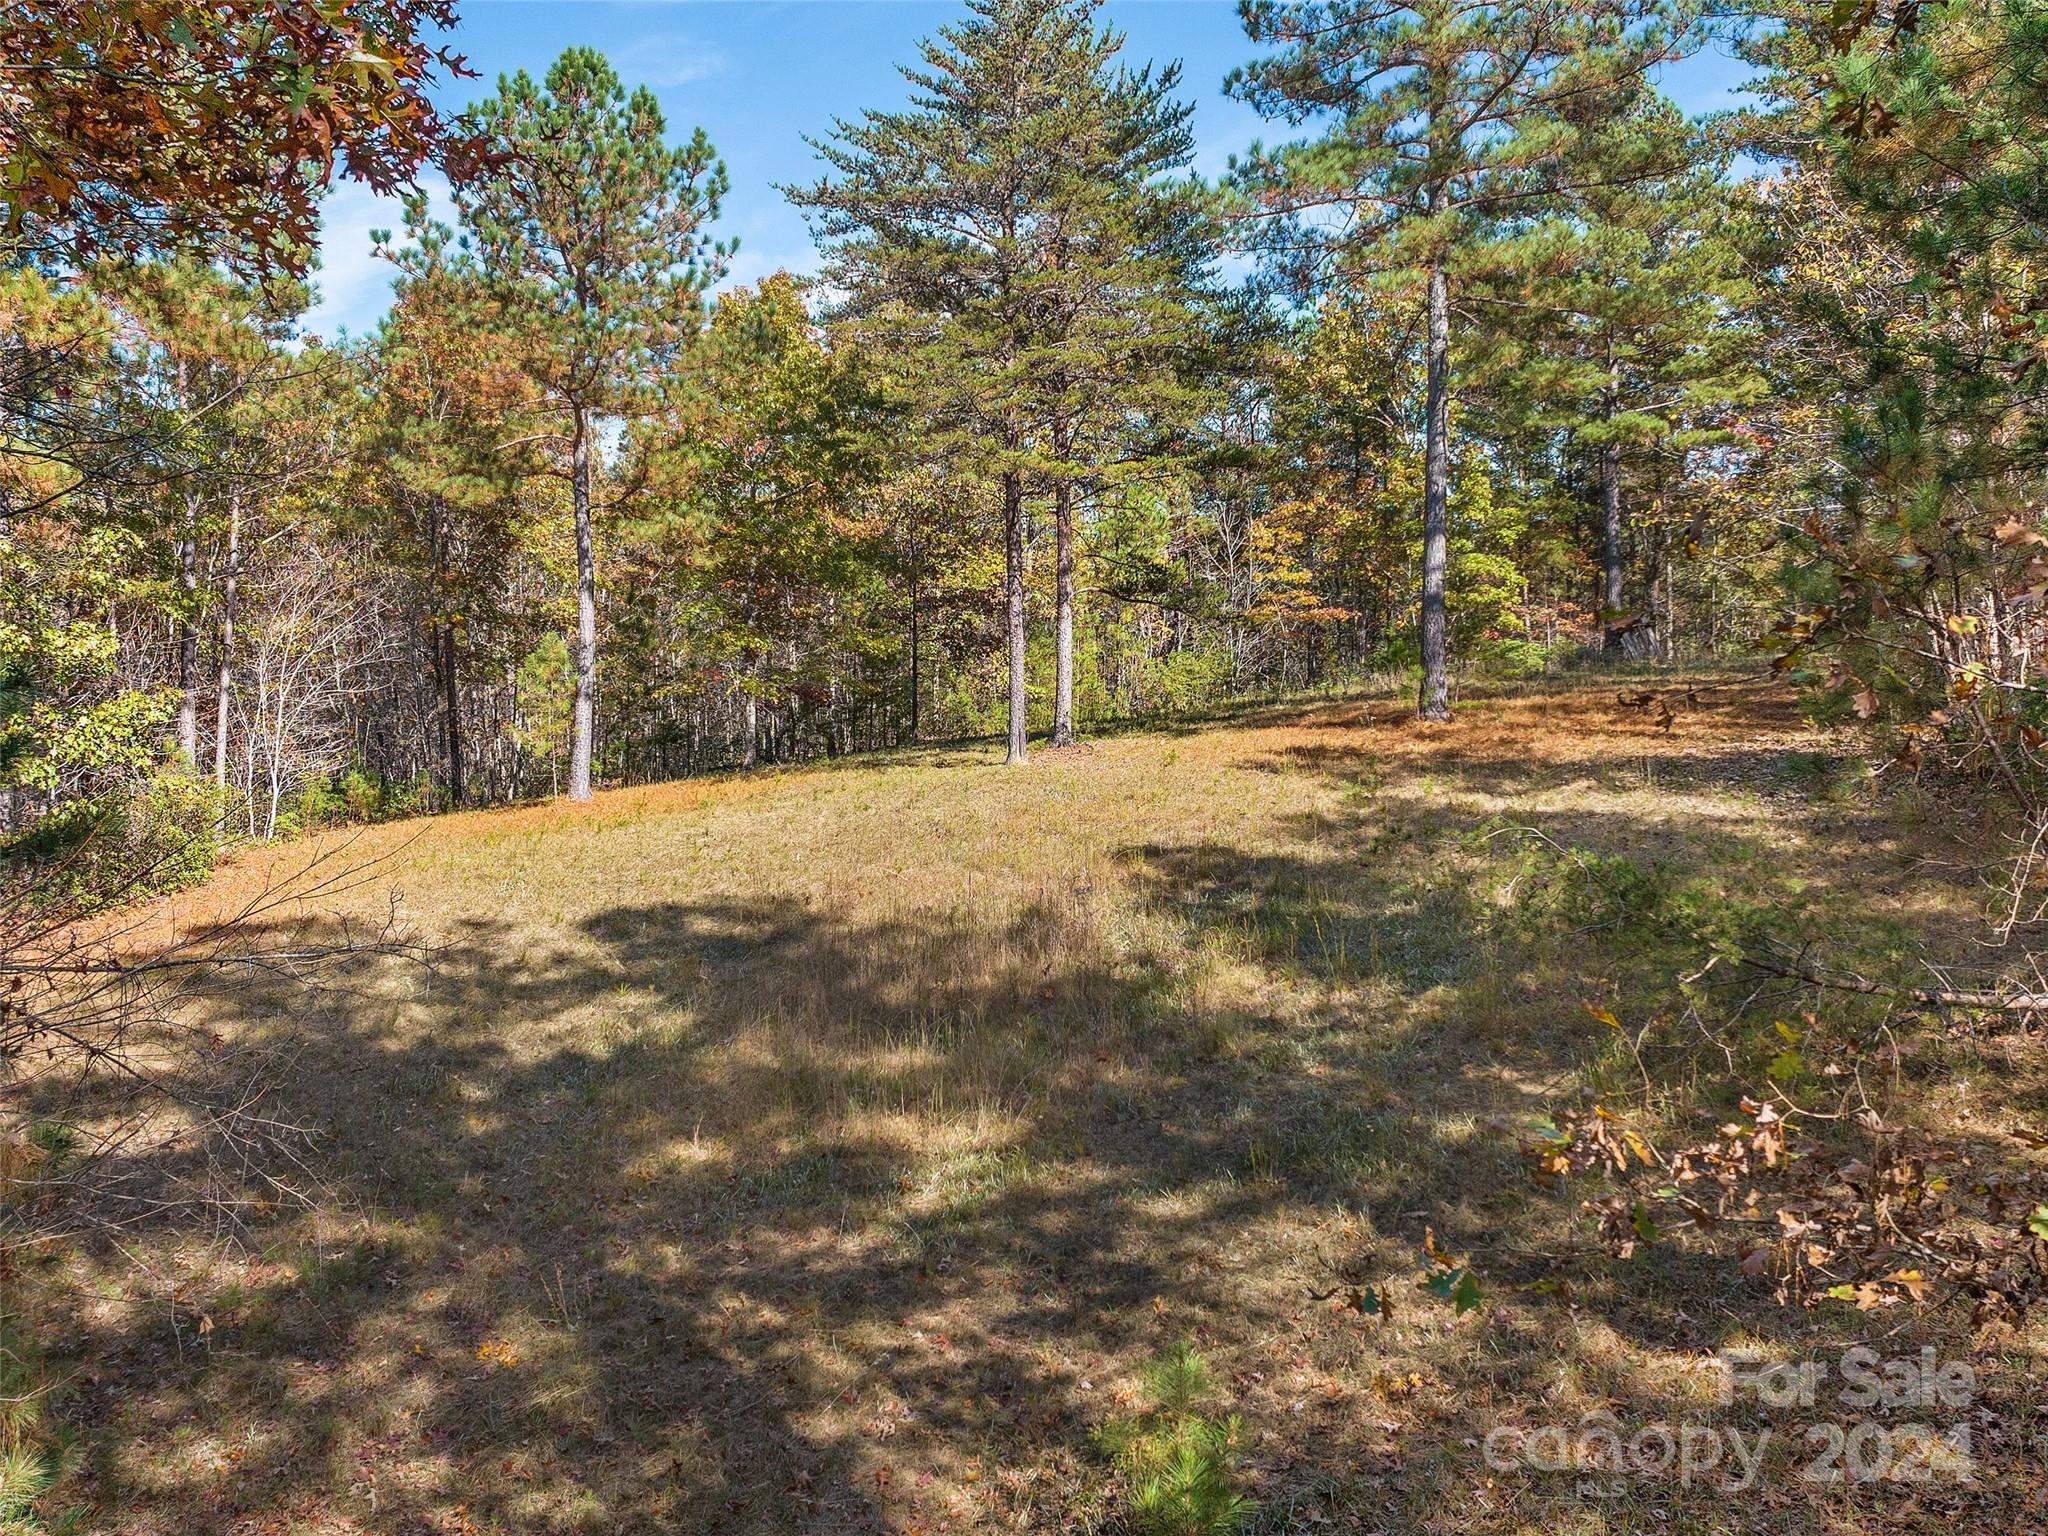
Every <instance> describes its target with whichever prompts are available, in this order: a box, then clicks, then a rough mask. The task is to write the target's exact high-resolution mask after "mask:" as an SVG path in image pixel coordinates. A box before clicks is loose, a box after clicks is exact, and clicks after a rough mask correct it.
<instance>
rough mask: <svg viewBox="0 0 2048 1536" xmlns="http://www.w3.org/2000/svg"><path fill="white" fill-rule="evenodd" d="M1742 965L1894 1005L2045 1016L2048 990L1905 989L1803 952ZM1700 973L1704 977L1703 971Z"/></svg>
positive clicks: (1765, 955) (1748, 959)
mask: <svg viewBox="0 0 2048 1536" xmlns="http://www.w3.org/2000/svg"><path fill="white" fill-rule="evenodd" d="M1742 963H1743V964H1744V965H1746V966H1748V967H1749V968H1750V969H1751V970H1753V971H1759V972H1761V973H1762V974H1764V975H1766V976H1775V977H1778V978H1780V979H1782V980H1785V981H1797V982H1803V983H1805V984H1806V985H1807V986H1810V987H1821V988H1824V989H1826V990H1828V991H1831V992H1855V993H1860V994H1861V995H1863V996H1865V997H1885V998H1891V999H1893V1000H1894V1001H1896V1002H1902V1003H1917V1004H1919V1005H1920V1006H1921V1007H1923V1008H1975V1009H1979V1010H1981V1011H1983V1012H1986V1013H2014V1014H2035V1013H2048V991H2028V990H2025V989H2020V988H2013V987H1999V988H1990V989H1985V990H1980V991H1963V990H1960V989H1957V988H1951V987H1905V986H1898V985H1896V984H1894V983H1891V982H1883V981H1873V980H1871V979H1870V978H1869V977H1868V976H1863V975H1860V974H1858V973H1857V972H1855V971H1837V970H1829V969H1827V968H1824V967H1822V966H1819V965H1816V964H1814V963H1813V962H1812V961H1810V960H1808V959H1807V958H1806V956H1805V953H1804V952H1803V951H1802V952H1801V954H1800V955H1798V956H1797V957H1794V958H1789V959H1788V958H1786V957H1784V956H1782V955H1774V954H1771V953H1770V952H1768V951H1764V952H1745V953H1744V955H1743V957H1742ZM1701 974H1705V973H1704V972H1702V973H1701Z"/></svg>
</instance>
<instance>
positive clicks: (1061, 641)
mask: <svg viewBox="0 0 2048 1536" xmlns="http://www.w3.org/2000/svg"><path fill="white" fill-rule="evenodd" d="M1053 533H1054V543H1055V545H1056V549H1055V552H1054V553H1055V565H1056V567H1057V579H1056V581H1055V590H1056V592H1057V597H1056V606H1057V609H1058V618H1057V623H1056V630H1057V639H1056V641H1055V644H1054V649H1053V701H1052V744H1053V745H1054V746H1056V747H1071V746H1072V745H1073V744H1074V486H1073V482H1072V481H1070V480H1067V479H1064V478H1062V479H1061V481H1060V483H1059V485H1058V487H1057V488H1056V489H1055V490H1054V492H1053Z"/></svg>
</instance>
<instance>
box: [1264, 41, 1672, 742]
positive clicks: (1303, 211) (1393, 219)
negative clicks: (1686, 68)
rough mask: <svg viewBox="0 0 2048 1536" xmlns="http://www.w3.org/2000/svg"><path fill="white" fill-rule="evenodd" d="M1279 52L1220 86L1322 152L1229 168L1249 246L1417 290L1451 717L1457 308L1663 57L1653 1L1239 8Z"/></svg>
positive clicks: (1435, 616)
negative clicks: (1449, 582) (1312, 133)
mask: <svg viewBox="0 0 2048 1536" xmlns="http://www.w3.org/2000/svg"><path fill="white" fill-rule="evenodd" d="M1240 10H1241V13H1242V15H1243V17H1244V22H1245V27H1246V30H1247V31H1248V32H1249V34H1250V36H1251V38H1252V41H1254V42H1255V43H1267V44H1272V45H1275V46H1276V47H1277V48H1278V50H1279V51H1278V52H1276V53H1273V54H1271V55H1269V56H1267V57H1265V58H1262V59H1260V60H1258V61H1256V62H1254V63H1253V64H1250V65H1248V66H1246V67H1245V68H1243V69H1241V70H1239V71H1237V72H1235V73H1234V74H1233V75H1232V76H1231V79H1230V82H1229V88H1230V89H1231V91H1232V92H1233V93H1234V94H1235V95H1237V96H1238V97H1239V98H1240V99H1242V100H1244V101H1247V102H1249V103H1250V104H1251V105H1253V106H1255V107H1257V108H1258V109H1259V110H1260V111H1261V112H1263V113H1264V114H1265V115H1267V116H1268V117H1272V118H1276V119H1279V120H1281V121H1284V122H1286V123H1289V124H1290V125H1300V124H1305V123H1309V122H1311V121H1315V120H1322V119H1327V120H1328V126H1327V127H1326V128H1325V129H1324V131H1323V132H1322V133H1321V134H1320V135H1319V136H1317V137H1314V138H1309V139H1304V140H1300V141H1297V142H1295V143H1291V144H1287V145H1283V146H1278V147H1271V148H1268V147H1265V146H1254V148H1253V149H1252V150H1251V151H1250V152H1249V153H1248V154H1247V155H1246V156H1245V157H1244V158H1243V160H1242V162H1241V163H1240V164H1239V165H1238V166H1237V168H1236V181H1237V185H1238V187H1239V188H1240V189H1241V191H1242V192H1243V193H1245V194H1246V195H1247V197H1248V199H1249V201H1248V204H1247V206H1246V208H1245V210H1244V217H1245V220H1246V223H1247V225H1248V227H1249V228H1250V229H1251V230H1252V231H1253V232H1254V240H1255V243H1256V244H1257V245H1258V246H1260V247H1261V248H1262V249H1263V250H1264V251H1265V252H1266V253H1267V254H1268V255H1269V256H1270V257H1272V258H1273V259H1274V260H1275V262H1276V264H1277V265H1278V266H1279V268H1280V269H1281V270H1282V272H1283V273H1284V274H1285V275H1286V276H1287V277H1289V278H1290V279H1291V280H1293V281H1294V282H1295V283H1297V284H1298V285H1300V286H1302V287H1304V288H1308V287H1315V286H1329V287H1331V288H1334V289H1335V290H1336V291H1338V292H1340V293H1342V292H1345V291H1347V290H1350V291H1355V290H1357V289H1359V288H1361V287H1363V286H1365V285H1368V284H1384V283H1387V282H1390V281H1391V282H1394V283H1399V284H1402V285H1404V286H1405V285H1414V286H1417V287H1419V288H1420V290H1421V294H1422V301H1423V313H1424V325H1425V332H1424V334H1425V337H1426V340H1425V348H1424V363H1425V376H1426V386H1425V387H1426V404H1425V411H1424V460H1423V501H1422V527H1423V557H1422V603H1421V610H1422V611H1421V650H1422V685H1421V696H1420V701H1419V703H1420V713H1421V715H1422V717H1423V718H1424V719H1427V720H1444V719H1448V718H1449V716H1450V684H1449V673H1448V670H1447V654H1446V652H1447V646H1446V641H1447V631H1446V622H1447V620H1446V606H1445V579H1446V573H1447V569H1448V564H1449V532H1450V529H1449V514H1450V494H1451V461H1452V453H1451V443H1450V433H1451V395H1452V387H1453V381H1452V377H1451V364H1452V347H1453V339H1454V338H1453V331H1454V328H1455V326H1456V325H1457V323H1458V321H1459V318H1460V315H1459V312H1458V296H1457V294H1456V293H1455V292H1454V289H1455V288H1456V287H1457V284H1458V281H1459V279H1460V278H1461V277H1462V276H1463V274H1464V271H1465V269H1466V268H1467V267H1468V266H1469V265H1471V264H1472V263H1473V261H1474V260H1475V258H1476V257H1477V256H1478V255H1479V254H1480V253H1481V252H1482V251H1484V249H1485V248H1486V247H1488V246H1490V245H1494V244H1496V243H1497V242H1499V241H1500V240H1501V239H1503V238H1507V237H1508V232H1507V231H1506V230H1504V226H1509V227H1511V226H1512V225H1513V224H1514V223H1515V222H1516V221H1518V220H1520V219H1523V218H1526V217H1527V216H1528V215H1529V214H1530V213H1531V212H1532V211H1534V210H1536V209H1539V208H1540V207H1541V206H1542V199H1544V198H1547V197H1554V196H1557V195H1560V194H1565V193H1568V192H1569V191H1570V190H1571V189H1572V188H1571V176H1572V172H1573V169H1574V168H1575V167H1576V166H1581V165H1584V164H1586V163H1587V161H1586V157H1585V156H1584V155H1583V154H1582V153H1581V152H1580V146H1581V141H1582V140H1583V138H1585V137H1586V136H1587V135H1589V134H1592V133H1596V132H1598V131H1599V129H1600V128H1601V127H1602V126H1603V125H1604V124H1605V123H1607V122H1610V121H1612V119H1613V118H1614V117H1615V116H1616V115H1617V113H1618V111H1619V110H1620V109H1622V108H1623V107H1625V106H1626V104H1627V103H1628V101H1629V100H1630V99H1631V98H1632V97H1633V96H1634V94H1635V93H1636V92H1637V91H1638V90H1640V89H1641V87H1642V83H1643V81H1644V79H1645V76H1646V75H1647V72H1648V71H1649V70H1650V69H1651V68H1652V67H1653V66H1654V65H1656V64H1657V63H1659V62H1661V61H1663V60H1665V59H1668V58H1670V57H1672V56H1673V54H1674V53H1675V52H1676V50H1677V48H1678V46H1679V42H1680V39H1681V33H1682V29H1681V28H1679V27H1677V26H1676V25H1674V18H1673V15H1672V10H1673V7H1672V6H1671V5H1670V4H1667V3H1666V0H1520V3H1514V4H1499V5H1488V4H1474V3H1470V0H1417V3H1415V4H1412V5H1399V4H1392V3H1388V0H1243V3H1242V4H1241V7H1240Z"/></svg>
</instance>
